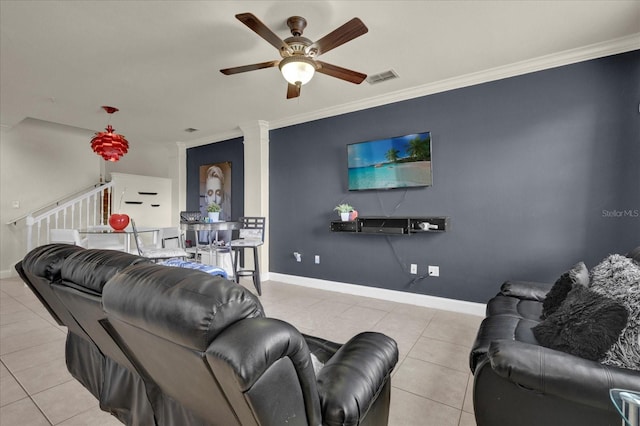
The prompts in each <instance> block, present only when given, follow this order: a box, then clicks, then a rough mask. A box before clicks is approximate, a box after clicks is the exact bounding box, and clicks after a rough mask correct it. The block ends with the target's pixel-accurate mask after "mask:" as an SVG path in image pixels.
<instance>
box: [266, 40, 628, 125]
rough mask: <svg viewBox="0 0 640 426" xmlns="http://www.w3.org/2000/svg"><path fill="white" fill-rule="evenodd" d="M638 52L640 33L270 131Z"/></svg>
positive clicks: (293, 120)
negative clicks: (610, 56) (634, 51)
mask: <svg viewBox="0 0 640 426" xmlns="http://www.w3.org/2000/svg"><path fill="white" fill-rule="evenodd" d="M637 49H640V33H635V34H632V35H630V36H626V37H621V38H617V39H614V40H609V41H606V42H602V43H596V44H591V45H588V46H583V47H579V48H576V49H570V50H565V51H564V52H560V53H554V54H551V55H545V56H541V57H538V58H535V59H530V60H526V61H521V62H516V63H513V64H509V65H504V66H500V67H495V68H491V69H488V70H483V71H479V72H475V73H471V74H465V75H462V76H457V77H452V78H449V79H445V80H440V81H436V82H434V83H429V84H424V85H421V86H416V87H412V88H409V89H404V90H399V91H396V92H393V93H387V94H384V95H381V96H376V97H372V98H368V99H364V100H362V101H358V102H351V103H347V104H343V105H337V106H334V107H331V108H325V109H323V110H317V111H312V112H309V113H306V114H299V115H295V116H291V117H287V118H285V119H282V120H274V121H271V122H270V123H269V124H270V127H271V129H278V128H281V127H287V126H292V125H295V124H300V123H305V122H308V121H313V120H319V119H322V118H327V117H333V116H337V115H341V114H347V113H350V112H354V111H360V110H364V109H367V108H372V107H377V106H381V105H387V104H392V103H395V102H400V101H405V100H408V99H413V98H418V97H421V96H427V95H432V94H435V93H441V92H446V91H449V90H455V89H460V88H463V87H468V86H474V85H477V84H482V83H488V82H491V81H496V80H501V79H504V78H509V77H515V76H518V75H524V74H528V73H532V72H536V71H542V70H545V69H551V68H557V67H561V66H564V65H570V64H574V63H578V62H583V61H587V60H591V59H597V58H602V57H605V56H609V55H615V54H618V53H624V52H630V51H632V50H637Z"/></svg>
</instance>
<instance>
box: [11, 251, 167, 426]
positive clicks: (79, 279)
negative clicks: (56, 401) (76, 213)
mask: <svg viewBox="0 0 640 426" xmlns="http://www.w3.org/2000/svg"><path fill="white" fill-rule="evenodd" d="M148 262H149V260H148V259H145V258H142V257H139V256H134V255H130V254H127V253H123V252H119V251H112V250H85V249H83V248H81V247H78V246H73V245H69V244H50V245H46V246H40V247H37V248H35V249H34V250H32V251H31V252H30V253H28V254H27V255H26V256H25V258H24V259H23V260H22V262H19V263H18V264H17V265H16V270H17V271H18V274H19V275H20V277H21V278H22V279H23V281H24V282H25V283H26V284H27V286H28V287H29V288H30V289H31V290H32V291H33V292H34V293H35V295H36V297H38V299H39V300H40V301H41V302H42V304H43V305H44V306H45V308H47V310H48V311H49V312H50V313H51V315H52V316H53V318H54V319H55V320H56V321H57V322H58V324H60V325H63V326H66V327H67V341H66V345H65V359H66V363H67V369H68V370H69V372H70V373H71V375H72V376H73V377H74V378H75V379H76V380H78V381H79V382H80V383H82V385H83V386H84V387H85V388H87V389H88V390H89V392H91V393H92V394H93V395H94V396H95V397H96V398H97V399H98V401H99V402H100V408H101V409H102V410H104V411H108V412H110V413H111V414H112V415H114V416H115V417H116V418H118V420H120V421H121V422H122V423H125V424H128V425H153V424H154V422H155V421H154V416H153V410H152V407H151V404H150V402H149V400H148V398H147V397H146V391H145V386H144V382H143V381H142V380H141V378H140V376H139V375H138V374H137V372H136V370H135V368H134V366H133V365H132V364H131V362H130V361H129V359H128V358H127V356H126V355H125V354H124V353H123V352H122V351H121V350H120V348H119V347H118V346H117V345H115V344H114V342H113V340H112V339H111V337H110V336H109V335H108V334H107V333H106V332H105V330H104V329H103V327H102V326H101V324H100V322H102V321H105V320H106V314H105V313H104V311H103V310H102V300H101V297H102V288H103V287H104V284H105V283H106V282H107V281H108V280H109V279H110V278H111V277H113V276H114V275H115V274H116V273H118V272H119V271H120V270H122V269H124V268H126V267H128V266H131V265H135V264H137V263H148ZM132 396H133V397H132Z"/></svg>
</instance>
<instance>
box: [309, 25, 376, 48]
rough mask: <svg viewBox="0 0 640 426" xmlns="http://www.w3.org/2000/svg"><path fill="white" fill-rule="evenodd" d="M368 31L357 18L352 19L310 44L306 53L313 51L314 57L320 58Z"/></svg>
mask: <svg viewBox="0 0 640 426" xmlns="http://www.w3.org/2000/svg"><path fill="white" fill-rule="evenodd" d="M368 31H369V29H368V28H367V26H366V25H365V24H364V23H363V22H362V21H361V20H360V19H359V18H353V19H352V20H350V21H349V22H347V23H346V24H344V25H342V26H341V27H339V28H336V29H335V30H333V31H331V32H330V33H329V34H327V35H326V36H324V37H322V38H321V39H320V40H317V41H316V42H315V43H313V44H311V46H309V47H308V48H307V51H308V52H311V51H315V52H316V56H320V55H322V54H323V53H327V52H328V51H330V50H331V49H335V48H336V47H338V46H341V45H343V44H345V43H346V42H348V41H351V40H353V39H354V38H356V37H360V36H361V35H363V34H366V33H367V32H368Z"/></svg>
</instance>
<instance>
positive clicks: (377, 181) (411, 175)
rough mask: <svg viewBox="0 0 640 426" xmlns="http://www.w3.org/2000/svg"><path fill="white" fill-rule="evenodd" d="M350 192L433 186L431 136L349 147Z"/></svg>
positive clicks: (408, 137) (416, 136) (420, 134)
mask: <svg viewBox="0 0 640 426" xmlns="http://www.w3.org/2000/svg"><path fill="white" fill-rule="evenodd" d="M347 155H348V159H347V163H348V167H349V190H363V189H389V188H407V187H412V186H430V185H431V182H432V177H431V134H430V133H429V132H424V133H417V134H412V135H406V136H399V137H394V138H389V139H380V140H376V141H369V142H362V143H356V144H351V145H348V146H347Z"/></svg>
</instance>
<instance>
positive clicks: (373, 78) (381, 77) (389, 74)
mask: <svg viewBox="0 0 640 426" xmlns="http://www.w3.org/2000/svg"><path fill="white" fill-rule="evenodd" d="M398 77H399V76H398V73H397V72H395V71H394V70H389V71H383V72H381V73H378V74H373V75H370V76H369V77H367V82H368V83H369V84H378V83H382V82H383V81H387V80H393V79H394V78H398Z"/></svg>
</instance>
